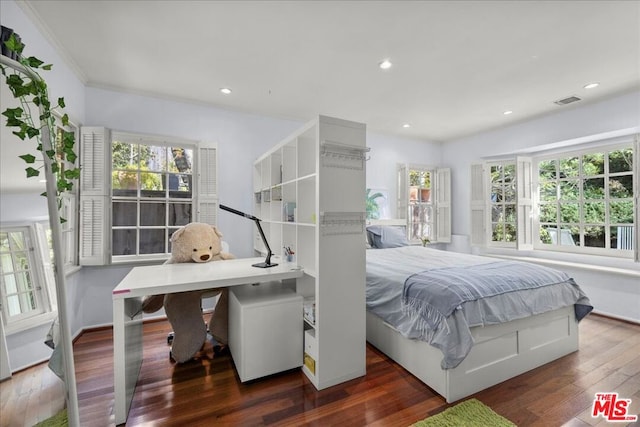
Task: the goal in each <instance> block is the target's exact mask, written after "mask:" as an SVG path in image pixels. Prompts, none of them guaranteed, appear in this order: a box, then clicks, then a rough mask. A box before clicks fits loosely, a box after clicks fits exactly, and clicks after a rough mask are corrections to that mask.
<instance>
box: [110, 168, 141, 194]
mask: <svg viewBox="0 0 640 427" xmlns="http://www.w3.org/2000/svg"><path fill="white" fill-rule="evenodd" d="M111 188H112V189H113V195H114V196H137V194H138V172H137V171H135V170H119V171H117V170H114V171H113V172H111Z"/></svg>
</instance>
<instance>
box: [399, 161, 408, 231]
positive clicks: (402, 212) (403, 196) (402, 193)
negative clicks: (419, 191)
mask: <svg viewBox="0 0 640 427" xmlns="http://www.w3.org/2000/svg"><path fill="white" fill-rule="evenodd" d="M408 191H409V170H408V168H407V165H404V164H399V165H398V199H397V200H396V210H397V218H407V217H408V215H407V209H408V203H409V195H408V194H407V193H408ZM407 227H409V223H407Z"/></svg>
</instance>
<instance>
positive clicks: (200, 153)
mask: <svg viewBox="0 0 640 427" xmlns="http://www.w3.org/2000/svg"><path fill="white" fill-rule="evenodd" d="M112 134H114V136H113V137H112ZM122 135H127V139H134V138H135V139H138V140H144V141H147V142H146V143H149V144H151V145H158V144H164V145H167V146H175V147H178V146H182V147H188V148H191V147H193V157H194V158H193V159H192V200H191V212H192V214H191V221H197V222H203V223H206V224H211V225H217V218H218V205H219V202H218V146H217V144H216V143H211V142H202V141H192V140H188V139H186V138H175V137H164V136H156V135H148V134H143V133H131V132H119V131H112V130H111V129H108V128H104V127H99V126H85V127H82V128H81V129H80V144H81V148H82V150H81V164H82V168H81V173H80V199H79V206H80V216H79V228H80V243H79V263H80V265H82V266H102V265H111V264H144V263H150V262H152V263H154V262H158V261H164V260H166V259H168V258H169V256H170V253H169V252H167V253H164V254H141V255H132V256H129V255H126V256H124V257H122V256H116V257H114V256H112V228H111V224H112V188H111V187H112V184H111V181H112V160H111V159H112V148H111V147H112V143H111V141H112V139H116V138H119V137H121V136H122ZM158 200H163V199H158ZM177 228H178V227H176V229H177Z"/></svg>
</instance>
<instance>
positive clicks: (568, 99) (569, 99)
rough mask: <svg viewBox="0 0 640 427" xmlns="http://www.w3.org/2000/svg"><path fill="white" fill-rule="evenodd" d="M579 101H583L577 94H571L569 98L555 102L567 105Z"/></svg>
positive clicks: (555, 102)
mask: <svg viewBox="0 0 640 427" xmlns="http://www.w3.org/2000/svg"><path fill="white" fill-rule="evenodd" d="M577 101H581V99H580V98H578V97H577V96H569V97H567V98H564V99H559V100H557V101H554V104H558V105H567V104H571V103H572V102H577Z"/></svg>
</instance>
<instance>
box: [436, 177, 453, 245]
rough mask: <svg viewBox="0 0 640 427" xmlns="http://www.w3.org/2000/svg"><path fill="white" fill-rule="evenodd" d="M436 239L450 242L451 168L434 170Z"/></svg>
mask: <svg viewBox="0 0 640 427" xmlns="http://www.w3.org/2000/svg"><path fill="white" fill-rule="evenodd" d="M435 190H436V200H435V202H436V212H437V215H436V241H437V242H438V243H451V169H449V168H443V169H437V170H436V188H435Z"/></svg>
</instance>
